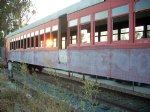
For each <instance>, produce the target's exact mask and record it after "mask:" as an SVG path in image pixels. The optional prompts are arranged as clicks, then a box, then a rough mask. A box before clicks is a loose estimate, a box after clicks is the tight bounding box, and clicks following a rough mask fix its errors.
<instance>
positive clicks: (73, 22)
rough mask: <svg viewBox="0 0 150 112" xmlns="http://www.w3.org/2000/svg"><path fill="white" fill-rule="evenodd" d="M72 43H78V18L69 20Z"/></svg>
mask: <svg viewBox="0 0 150 112" xmlns="http://www.w3.org/2000/svg"><path fill="white" fill-rule="evenodd" d="M68 25H69V26H68V27H69V31H70V44H77V19H74V20H70V21H69V24H68Z"/></svg>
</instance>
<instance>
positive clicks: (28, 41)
mask: <svg viewBox="0 0 150 112" xmlns="http://www.w3.org/2000/svg"><path fill="white" fill-rule="evenodd" d="M27 48H30V38H27Z"/></svg>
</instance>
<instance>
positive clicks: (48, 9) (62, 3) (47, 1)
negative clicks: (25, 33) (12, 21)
mask: <svg viewBox="0 0 150 112" xmlns="http://www.w3.org/2000/svg"><path fill="white" fill-rule="evenodd" d="M31 1H32V3H33V4H34V6H35V7H36V14H35V15H34V16H33V17H32V19H31V20H30V23H33V22H35V21H37V20H39V19H41V18H44V17H46V16H48V15H50V14H53V13H55V12H57V11H59V10H61V9H63V8H65V7H68V6H70V5H72V4H74V3H77V2H79V1H80V0H31Z"/></svg>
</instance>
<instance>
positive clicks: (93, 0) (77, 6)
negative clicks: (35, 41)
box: [5, 0, 104, 38]
mask: <svg viewBox="0 0 150 112" xmlns="http://www.w3.org/2000/svg"><path fill="white" fill-rule="evenodd" d="M103 1H104V0H86V1H84V0H82V1H81V2H78V3H76V4H74V5H71V6H69V7H67V8H65V9H63V10H60V11H58V12H57V13H54V14H52V15H49V16H47V17H45V18H43V19H41V20H39V21H36V22H34V23H32V24H30V25H27V26H25V27H23V28H21V29H19V30H17V31H15V32H13V33H10V34H8V35H7V36H6V37H5V38H9V37H11V36H13V35H16V34H18V33H21V32H23V31H26V30H28V29H31V28H34V27H36V26H38V25H40V24H43V23H46V22H48V21H50V20H54V19H56V18H58V17H59V16H61V15H64V14H70V13H73V12H76V11H78V10H81V9H84V8H87V7H89V6H92V5H96V4H98V3H101V2H103Z"/></svg>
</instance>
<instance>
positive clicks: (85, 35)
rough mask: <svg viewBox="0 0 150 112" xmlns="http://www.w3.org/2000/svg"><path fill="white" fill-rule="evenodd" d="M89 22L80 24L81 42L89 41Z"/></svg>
mask: <svg viewBox="0 0 150 112" xmlns="http://www.w3.org/2000/svg"><path fill="white" fill-rule="evenodd" d="M90 32H91V24H90V23H86V24H83V25H81V43H90Z"/></svg>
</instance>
